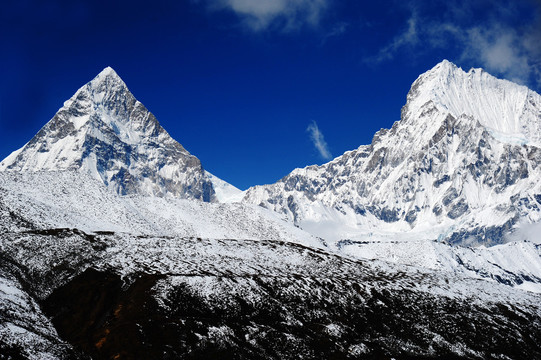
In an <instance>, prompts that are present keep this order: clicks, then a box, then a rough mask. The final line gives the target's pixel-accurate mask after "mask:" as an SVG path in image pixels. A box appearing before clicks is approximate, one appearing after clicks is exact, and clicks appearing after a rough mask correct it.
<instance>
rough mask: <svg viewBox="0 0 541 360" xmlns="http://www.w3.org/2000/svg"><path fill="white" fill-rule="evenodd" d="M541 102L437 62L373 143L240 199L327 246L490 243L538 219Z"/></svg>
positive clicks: (511, 85) (526, 93) (481, 73)
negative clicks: (391, 242) (402, 242)
mask: <svg viewBox="0 0 541 360" xmlns="http://www.w3.org/2000/svg"><path fill="white" fill-rule="evenodd" d="M540 146H541V96H540V95H539V94H537V93H535V92H533V91H531V90H529V89H528V88H526V87H524V86H520V85H517V84H514V83H511V82H509V81H506V80H499V79H496V78H495V77H493V76H491V75H490V74H488V73H486V72H485V71H483V70H481V69H471V70H470V71H468V72H465V71H463V70H462V69H460V68H458V67H456V66H455V65H454V64H452V63H450V62H448V61H443V62H441V63H440V64H438V65H436V66H435V67H434V68H433V69H431V70H430V71H428V72H426V73H425V74H422V75H421V76H419V78H418V79H417V80H416V81H415V82H414V83H413V85H412V87H411V89H410V91H409V93H408V95H407V102H406V105H405V106H404V107H403V108H402V113H401V119H400V121H397V122H396V123H395V124H394V125H393V126H392V128H391V129H388V130H387V129H382V130H380V131H379V132H377V133H376V134H375V136H374V138H373V141H372V143H371V144H370V145H363V146H360V147H359V148H358V149H356V150H353V151H349V152H346V153H345V154H344V155H342V156H339V157H337V158H336V159H334V160H332V161H331V162H329V163H327V164H324V165H322V166H309V167H306V168H304V169H296V170H294V171H293V172H292V173H291V174H289V175H287V176H286V177H284V178H283V179H281V180H280V181H278V182H277V183H275V184H272V185H265V186H256V187H253V188H250V189H249V190H248V191H247V193H246V195H245V198H244V201H247V202H250V203H254V204H259V205H261V206H264V207H266V208H269V209H272V210H274V211H277V212H279V213H283V214H286V215H287V216H288V217H289V218H290V219H292V220H294V221H295V222H296V223H297V224H299V225H300V226H301V227H302V228H304V229H306V230H308V231H310V232H312V233H313V234H316V235H318V236H321V237H323V238H326V239H328V240H335V241H340V240H364V241H366V240H368V241H380V240H386V239H393V240H396V239H397V238H401V239H408V238H412V239H429V240H440V241H442V240H446V241H448V242H451V243H455V244H456V243H457V244H465V245H469V244H473V245H475V244H486V245H490V244H496V243H501V242H504V241H505V240H506V236H507V235H508V233H509V232H510V231H513V230H516V229H517V227H519V226H521V224H523V223H535V222H538V221H540V220H541V211H540V204H541V181H540V180H539V179H541V166H540V164H541V147H540Z"/></svg>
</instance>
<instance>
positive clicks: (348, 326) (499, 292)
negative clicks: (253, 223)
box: [0, 229, 541, 359]
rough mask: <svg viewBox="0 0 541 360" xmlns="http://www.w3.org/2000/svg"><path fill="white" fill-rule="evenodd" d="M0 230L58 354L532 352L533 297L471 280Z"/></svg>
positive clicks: (218, 244)
mask: <svg viewBox="0 0 541 360" xmlns="http://www.w3.org/2000/svg"><path fill="white" fill-rule="evenodd" d="M0 239H1V244H2V247H1V249H2V250H1V254H0V255H1V256H2V258H3V259H5V260H6V261H3V262H2V264H3V265H2V268H4V269H7V271H9V272H10V273H11V275H10V276H16V277H17V278H18V279H19V281H20V283H21V284H22V288H23V289H24V290H25V291H26V292H27V293H28V294H29V295H31V296H32V297H33V298H34V299H36V301H37V302H38V303H39V304H40V305H41V309H42V310H43V312H44V314H46V315H47V316H48V317H49V318H50V319H51V321H52V324H54V326H55V328H56V329H57V331H58V334H59V336H60V338H61V339H62V340H64V341H67V342H68V343H70V344H71V346H73V349H71V348H64V350H63V351H60V352H58V351H59V349H61V347H60V346H59V347H58V348H57V349H56V350H55V351H56V352H57V356H59V357H60V358H68V359H69V358H86V357H87V356H89V357H91V358H93V359H110V358H115V357H116V358H118V359H140V358H163V359H167V358H171V359H200V358H210V359H212V358H214V359H223V358H231V359H293V358H300V357H302V358H307V359H321V358H329V359H348V358H349V359H354V358H374V359H376V358H378V359H379V358H393V357H394V358H406V359H407V358H419V357H423V358H442V357H443V358H469V359H487V358H498V357H500V358H512V359H522V358H538V357H540V356H541V347H540V345H539V341H538V340H539V339H540V338H541V308H540V307H539V304H540V303H541V302H540V301H539V296H538V295H534V294H528V293H526V292H521V291H518V292H517V291H516V290H513V289H512V288H510V287H506V286H503V285H497V284H494V283H486V282H484V281H482V280H473V279H464V278H460V277H454V276H453V275H451V274H449V273H437V272H436V273H433V272H428V271H425V270H422V269H418V268H410V267H404V266H389V265H387V264H385V263H380V262H373V261H355V260H351V259H348V258H344V257H341V256H337V255H335V254H330V253H327V252H326V251H322V250H316V249H311V248H308V247H305V246H302V245H298V244H293V243H287V242H279V241H248V240H206V239H196V238H191V239H189V238H186V239H182V238H155V237H150V238H145V237H134V236H129V235H125V234H124V235H121V234H112V233H100V234H85V233H83V232H81V231H78V230H70V229H50V230H37V231H35V230H30V231H26V232H23V233H18V234H17V233H11V234H4V235H2V236H1V237H0ZM38 249H39V250H38ZM247 254H251V255H249V256H247ZM9 264H17V265H16V266H12V265H9ZM462 291H467V292H468V295H466V294H463V293H461V292H462ZM36 311H39V310H36ZM9 321H11V318H10V315H8V314H3V315H2V322H9ZM28 326H31V325H30V324H28ZM0 338H1V336H0ZM55 341H56V342H58V343H59V344H61V343H62V341H61V340H60V339H57V340H55ZM2 346H3V347H4V348H5V349H6V351H10V352H12V353H14V354H15V355H14V356H13V358H16V357H17V354H19V353H18V352H17V348H16V347H13V346H12V345H10V344H9V343H6V344H4V345H2Z"/></svg>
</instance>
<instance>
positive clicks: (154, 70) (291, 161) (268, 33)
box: [0, 0, 541, 189]
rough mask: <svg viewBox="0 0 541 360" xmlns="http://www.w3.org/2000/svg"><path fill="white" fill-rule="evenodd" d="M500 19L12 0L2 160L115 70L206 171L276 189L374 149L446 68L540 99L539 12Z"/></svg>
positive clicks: (525, 7)
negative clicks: (472, 71)
mask: <svg viewBox="0 0 541 360" xmlns="http://www.w3.org/2000/svg"><path fill="white" fill-rule="evenodd" d="M510 3H511V4H508V2H507V1H493V0H492V1H488V0H486V1H485V0H477V1H455V2H453V1H439V0H436V1H431V2H428V1H424V2H413V1H410V2H407V1H406V2H405V1H386V0H383V1H378V2H364V1H358V0H341V1H331V0H175V1H173V0H171V1H164V0H153V1H150V2H148V1H77V0H70V1H63V0H56V1H55V0H49V1H24V0H18V1H15V0H13V1H12V0H7V3H6V2H4V3H3V4H2V10H1V11H0V46H1V49H2V53H1V56H0V75H1V82H0V158H4V157H5V156H7V155H9V153H10V152H11V151H14V150H16V149H18V148H19V147H21V146H23V145H24V144H25V143H26V142H27V141H29V140H30V139H31V138H32V136H33V135H34V134H35V133H36V132H37V131H38V130H39V129H40V128H41V127H42V126H43V125H44V124H45V123H46V122H47V121H49V119H50V118H51V117H52V116H53V115H54V113H55V112H56V111H57V110H58V108H60V107H61V106H62V103H63V101H65V100H66V99H68V98H69V97H71V95H73V93H74V92H75V91H76V90H77V89H78V88H79V87H81V86H82V85H84V84H85V83H86V82H88V81H89V80H91V79H92V78H93V77H94V76H95V75H97V74H98V73H99V72H100V71H101V70H102V69H103V68H104V67H106V66H112V67H113V68H114V69H115V70H116V71H117V73H118V74H119V75H120V76H121V77H122V78H123V79H124V81H125V82H126V83H127V85H128V87H129V88H130V90H131V91H132V92H133V94H134V95H135V97H136V98H137V99H138V100H140V101H141V102H142V103H143V104H145V106H146V107H147V108H148V109H149V110H150V111H151V112H153V113H154V114H155V115H156V117H157V118H158V120H159V121H160V123H161V124H162V126H163V127H164V128H165V129H166V130H167V131H168V132H169V133H170V134H171V135H172V136H173V137H174V138H175V139H176V140H178V141H179V142H180V143H181V144H183V145H184V147H185V148H186V149H187V150H188V151H190V152H191V153H192V154H194V155H196V156H197V157H199V158H200V159H201V161H202V163H203V166H204V167H205V168H206V169H207V170H209V171H210V172H212V173H214V174H215V175H217V176H218V177H221V178H222V179H224V180H226V181H228V182H230V183H232V184H233V185H236V186H237V187H239V188H241V189H245V188H247V187H249V186H251V185H256V184H264V183H271V182H275V181H276V180H278V179H279V178H281V177H282V176H284V175H286V174H287V173H289V172H290V171H291V170H293V169H294V168H295V167H304V166H307V165H311V164H315V163H323V162H326V161H327V159H326V157H327V158H328V157H329V156H330V155H332V156H338V155H341V154H342V153H343V152H345V151H347V150H352V149H354V148H357V147H358V146H359V145H363V144H368V143H370V141H371V139H372V136H373V134H374V132H375V131H377V130H379V129H380V128H382V127H383V128H388V127H390V126H391V125H392V124H393V122H394V121H396V120H399V118H400V109H401V107H402V106H403V105H404V103H405V100H406V94H407V92H408V90H409V87H410V85H411V83H412V82H413V81H414V80H415V79H416V78H417V76H418V75H420V74H421V73H423V72H424V71H426V70H428V69H430V68H432V67H433V66H434V65H435V64H436V63H438V62H439V61H441V60H442V59H449V60H450V61H453V62H455V63H456V64H457V65H459V66H461V67H462V68H464V69H465V70H468V69H469V68H470V67H484V68H485V69H487V70H488V71H489V72H491V73H492V74H494V75H497V76H499V77H503V78H507V79H510V80H513V81H517V82H521V83H523V84H526V85H528V86H529V87H531V88H533V89H534V90H536V91H539V89H540V84H541V81H540V72H539V69H540V67H539V65H540V63H539V62H540V59H541V51H540V48H539V44H540V43H541V41H540V39H541V28H540V27H539V7H540V2H539V1H534V0H519V1H515V2H510ZM308 129H310V130H308ZM317 130H319V135H320V136H324V141H325V142H326V147H325V144H324V143H322V142H319V143H318V144H316V142H317V141H315V140H314V137H313V136H312V135H317V134H315V133H316V132H317ZM320 139H321V138H320ZM315 145H319V148H318V147H316V146H315Z"/></svg>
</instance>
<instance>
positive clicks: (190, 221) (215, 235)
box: [0, 171, 323, 247]
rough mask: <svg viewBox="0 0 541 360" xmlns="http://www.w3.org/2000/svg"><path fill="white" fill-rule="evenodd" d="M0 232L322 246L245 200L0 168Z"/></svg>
mask: <svg viewBox="0 0 541 360" xmlns="http://www.w3.org/2000/svg"><path fill="white" fill-rule="evenodd" d="M1 213H4V214H6V216H5V217H3V218H2V219H0V232H14V231H15V232H17V231H24V230H28V229H51V228H53V229H55V228H76V229H79V230H82V231H85V232H89V233H93V232H96V231H106V232H120V233H130V234H133V235H137V236H150V235H153V236H180V237H200V238H201V237H202V238H212V239H227V238H233V239H252V240H281V241H291V242H296V243H301V244H305V245H307V246H313V247H322V246H323V245H322V242H321V241H320V240H318V239H316V238H315V237H314V236H312V235H310V234H309V233H307V232H305V231H303V230H301V229H299V228H297V227H295V226H293V224H292V223H290V222H286V221H284V220H283V219H282V218H281V217H280V216H279V215H278V214H276V213H274V212H272V211H269V210H266V209H263V208H261V207H258V206H255V205H250V204H241V203H233V204H219V203H206V202H202V201H194V200H189V199H175V198H170V197H156V196H148V195H139V194H137V195H135V194H134V195H130V196H121V195H118V194H117V193H115V192H113V191H112V190H111V189H108V188H106V187H104V186H103V184H102V183H101V182H100V181H99V180H96V179H94V178H93V177H92V176H90V175H88V174H84V173H83V174H81V173H79V172H76V171H40V172H0V214H1Z"/></svg>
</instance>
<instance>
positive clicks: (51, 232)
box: [0, 62, 541, 359]
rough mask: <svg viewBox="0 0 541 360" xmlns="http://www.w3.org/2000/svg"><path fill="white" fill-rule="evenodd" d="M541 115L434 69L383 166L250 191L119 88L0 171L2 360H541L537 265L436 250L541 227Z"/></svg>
mask: <svg viewBox="0 0 541 360" xmlns="http://www.w3.org/2000/svg"><path fill="white" fill-rule="evenodd" d="M476 87H478V88H476ZM446 89H447V90H446ZM468 91H470V92H468ZM464 98H465V99H473V100H471V101H472V103H468V102H467V101H466V102H464ZM538 98H539V95H537V94H535V93H532V92H530V91H529V90H527V89H526V88H524V87H519V86H517V85H514V84H511V83H508V82H504V81H501V80H497V79H495V78H493V77H491V76H490V75H488V74H486V73H484V72H481V71H478V70H472V71H470V72H469V73H464V72H462V71H461V70H460V69H457V68H456V67H455V66H454V65H452V64H450V63H448V62H443V63H441V64H439V65H438V66H436V67H435V68H434V69H433V70H431V71H429V72H428V73H426V74H424V75H422V76H421V77H420V78H419V79H418V80H417V81H416V83H415V84H414V85H413V87H412V90H411V91H410V94H409V95H408V103H407V105H406V106H405V107H404V109H403V117H402V120H401V121H400V122H398V123H396V124H395V125H394V126H393V128H392V129H391V130H389V131H386V130H382V131H380V132H379V133H378V134H376V136H375V138H374V141H373V143H372V144H371V145H369V146H361V147H360V148H359V149H357V150H354V151H351V152H348V153H346V154H344V155H343V156H341V157H339V158H337V159H335V160H333V161H331V162H330V163H328V164H326V165H323V166H321V167H315V166H314V167H309V168H306V169H297V170H295V171H294V172H293V173H292V174H291V175H289V176H287V177H286V178H284V179H282V181H280V182H279V183H277V184H274V185H269V186H264V187H256V188H252V189H249V190H248V191H247V192H244V191H241V190H239V189H237V188H235V187H233V186H231V185H230V184H228V183H226V182H225V181H223V180H221V179H219V178H217V177H215V176H214V175H212V174H210V173H208V172H206V171H205V170H203V168H202V166H201V164H200V162H199V160H198V159H197V158H196V157H194V156H193V155H190V154H189V153H188V152H187V151H186V150H185V149H183V148H182V146H181V145H180V144H179V143H178V142H176V141H175V140H173V139H172V138H171V137H170V136H169V135H168V134H167V132H166V131H165V130H164V129H163V128H162V127H161V126H160V125H159V124H158V122H157V121H156V119H155V118H154V117H153V116H152V114H150V113H149V112H148V111H147V110H146V109H145V108H144V107H143V105H142V104H141V103H139V102H138V101H137V100H135V98H134V97H133V95H131V93H130V92H129V91H128V89H127V87H126V85H125V84H124V83H123V82H122V80H120V78H119V77H118V76H117V75H116V73H115V72H114V71H113V70H112V69H110V68H107V69H105V70H104V71H103V72H102V73H101V74H100V75H98V77H96V78H95V79H94V80H92V81H91V82H90V83H88V84H87V85H85V86H84V87H82V88H81V89H80V90H79V91H78V92H77V93H76V94H75V95H74V96H73V97H72V99H70V100H68V101H67V102H66V103H65V104H64V107H62V108H61V109H60V110H59V112H58V113H57V114H56V115H55V117H54V118H53V119H52V120H51V121H50V122H49V123H48V124H47V125H45V127H44V128H43V129H42V130H41V131H40V132H39V133H38V134H37V135H36V136H35V137H34V138H33V139H32V140H31V141H30V142H29V143H28V144H27V145H25V146H24V147H23V148H22V149H20V150H18V151H16V152H14V153H13V154H12V155H10V156H9V157H8V158H7V159H5V160H4V161H2V163H1V164H0V170H2V171H0V358H2V357H6V358H13V359H18V358H28V359H88V358H94V359H102V358H179V359H200V358H236V359H287V358H310V359H312V358H313V359H323V358H393V357H394V358H414V357H427V358H479V359H482V358H517V359H518V358H539V357H541V349H540V345H539V341H538V340H539V338H540V337H541V326H540V324H541V307H540V305H539V304H541V301H540V297H541V294H539V292H541V245H539V244H534V243H532V242H527V241H515V242H510V243H507V244H504V245H498V246H493V247H490V248H486V247H484V246H480V247H477V248H468V247H462V246H456V245H455V246H451V245H449V244H447V243H444V242H442V241H430V239H436V238H438V240H443V239H447V240H452V241H454V242H462V243H468V242H469V243H478V242H479V240H480V239H479V236H485V242H486V243H489V242H491V241H492V242H497V241H499V240H501V238H502V236H503V233H504V232H505V230H508V229H511V228H512V226H514V225H516V224H518V221H519V219H524V220H526V221H529V222H533V221H536V220H537V217H536V216H537V214H538V212H539V210H538V207H537V201H540V202H541V196H540V195H537V189H538V185H537V184H536V180H535V179H536V176H537V175H538V172H539V170H538V168H537V164H538V163H539V162H540V161H541V159H540V156H541V155H538V154H539V152H538V150H537V149H538V147H537V146H538V144H539V138H538V129H537V128H536V127H535V126H534V125H535V123H536V121H539V112H538V111H537V110H536V109H537V105H536V104H540V103H541V102H540V101H539V99H538ZM459 100H461V101H462V102H461V101H459ZM521 101H522V103H521ZM473 102H476V103H478V104H481V106H483V107H485V108H486V109H485V110H483V109H481V110H479V109H477V108H475V106H474V105H475V104H474V103H473ZM521 104H522V105H524V106H523V107H521ZM513 106H515V107H517V106H518V108H520V109H524V111H521V112H518V113H517V112H514V111H511V110H509V111H507V112H506V109H508V108H510V107H513ZM498 107H499V108H498ZM491 111H492V113H491ZM536 111H537V112H536ZM501 114H504V115H502V116H503V117H502V118H503V119H505V121H503V122H502V123H500V122H499V121H500V118H497V117H496V115H501ZM517 114H518V115H517ZM539 193H541V191H540V192H539ZM243 196H244V202H239V199H241V198H242V197H243ZM538 196H539V197H538ZM538 199H539V200H538ZM250 202H252V203H250ZM258 205H263V206H264V207H267V208H270V209H272V210H277V211H278V212H279V213H276V212H274V211H271V210H269V209H265V208H263V207H261V206H258ZM288 218H289V219H291V220H294V221H296V222H297V224H299V225H301V227H302V228H305V229H308V230H310V231H311V232H312V234H311V233H309V232H306V231H304V230H303V229H302V228H300V227H297V226H294V224H293V222H288V221H286V220H287V219H288ZM313 234H317V235H319V236H320V237H321V238H318V237H317V236H315V235H313ZM465 234H467V235H468V236H469V237H468V238H466V237H465ZM329 240H330V241H333V240H334V241H333V242H330V241H329ZM515 240H520V239H515ZM523 290H530V291H523ZM536 292H538V293H536Z"/></svg>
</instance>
